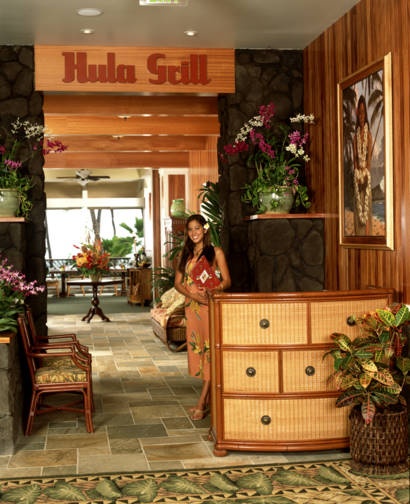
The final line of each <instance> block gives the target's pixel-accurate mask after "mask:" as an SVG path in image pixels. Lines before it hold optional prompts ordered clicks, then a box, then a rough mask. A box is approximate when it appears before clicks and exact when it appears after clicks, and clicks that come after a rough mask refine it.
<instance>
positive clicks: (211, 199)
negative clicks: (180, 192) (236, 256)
mask: <svg viewBox="0 0 410 504" xmlns="http://www.w3.org/2000/svg"><path fill="white" fill-rule="evenodd" d="M198 199H200V200H201V213H202V214H203V216H204V217H205V218H206V220H207V221H208V223H209V228H210V231H209V232H210V233H211V242H212V243H213V245H214V246H216V247H220V246H221V232H222V226H223V210H222V206H221V201H220V193H219V183H218V182H209V181H208V182H206V183H205V184H204V185H203V186H202V187H201V189H200V190H199V194H198Z"/></svg>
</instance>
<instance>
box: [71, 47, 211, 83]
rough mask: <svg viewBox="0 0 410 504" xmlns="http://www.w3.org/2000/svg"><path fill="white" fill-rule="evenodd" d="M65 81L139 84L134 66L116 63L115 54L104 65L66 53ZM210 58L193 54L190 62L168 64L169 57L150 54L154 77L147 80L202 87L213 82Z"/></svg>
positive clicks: (110, 54)
mask: <svg viewBox="0 0 410 504" xmlns="http://www.w3.org/2000/svg"><path fill="white" fill-rule="evenodd" d="M62 54H63V57H64V78H63V82H73V81H77V82H79V83H84V82H110V83H114V82H121V83H126V82H127V83H129V84H134V83H135V82H137V80H138V79H137V75H136V68H135V66H134V65H124V64H121V63H120V64H117V62H116V57H115V53H113V52H109V53H107V60H106V63H104V64H88V62H87V53H85V52H77V53H75V52H63V53H62ZM207 63H208V57H207V55H206V54H199V55H198V54H190V55H189V59H188V60H186V61H181V63H180V64H179V65H168V64H167V62H166V55H165V54H161V53H156V54H151V55H149V56H148V59H147V70H148V72H149V74H151V75H152V76H154V77H153V78H148V82H150V83H151V84H158V85H161V84H165V83H167V82H168V83H169V84H183V85H187V84H202V85H206V84H209V83H210V82H211V79H210V78H209V77H208V66H207Z"/></svg>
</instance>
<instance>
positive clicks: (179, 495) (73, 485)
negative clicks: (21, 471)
mask: <svg viewBox="0 0 410 504" xmlns="http://www.w3.org/2000/svg"><path fill="white" fill-rule="evenodd" d="M0 489H1V501H0V502H22V503H25V504H31V503H50V502H54V503H57V502H60V503H71V504H72V503H92V504H100V503H101V504H103V503H121V502H123V503H137V502H145V503H164V504H168V503H181V502H183V503H200V502H205V503H217V504H238V503H240V504H292V503H296V504H312V503H316V504H320V503H329V502H330V503H332V502H333V503H349V504H370V503H383V504H387V503H399V504H408V502H409V501H410V495H409V473H408V472H407V473H402V474H397V475H389V476H383V477H382V476H378V477H374V476H372V477H367V476H365V475H359V474H354V473H353V472H352V471H351V469H350V464H349V460H343V461H332V462H312V463H295V464H289V463H288V464H273V465H263V466H259V467H255V466H245V467H231V468H222V469H201V470H193V471H170V472H165V471H158V472H147V473H139V472H138V473H134V474H111V475H104V474H100V475H94V476H72V477H55V478H53V477H50V478H32V479H14V480H7V481H6V480H0Z"/></svg>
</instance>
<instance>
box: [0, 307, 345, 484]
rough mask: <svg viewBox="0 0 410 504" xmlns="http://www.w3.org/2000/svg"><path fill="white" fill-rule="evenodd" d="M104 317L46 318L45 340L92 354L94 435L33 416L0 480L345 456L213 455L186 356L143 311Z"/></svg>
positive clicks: (63, 419)
mask: <svg viewBox="0 0 410 504" xmlns="http://www.w3.org/2000/svg"><path fill="white" fill-rule="evenodd" d="M124 301H125V300H124ZM110 318H111V322H109V323H107V322H103V321H102V320H100V319H99V318H98V317H95V318H94V319H93V320H92V321H91V322H90V323H89V324H88V323H86V322H82V321H81V315H49V317H48V327H49V331H50V334H53V333H54V334H57V333H67V332H74V333H76V334H77V336H78V338H79V339H80V341H81V342H82V343H83V344H85V345H87V346H88V347H89V348H90V351H91V352H92V355H93V387H94V400H95V407H96V409H95V413H94V426H95V432H94V433H92V434H89V433H87V431H86V429H85V424H84V419H83V416H77V415H76V414H73V413H68V412H58V413H55V414H53V415H48V416H46V415H44V416H37V417H36V418H35V421H34V428H33V433H32V435H31V436H22V437H21V439H19V442H18V446H17V449H16V452H15V454H14V455H0V478H7V477H33V476H56V475H73V474H90V473H91V474H92V473H104V472H110V473H111V472H132V471H145V470H162V469H164V470H172V469H185V468H186V469H193V468H209V467H224V466H235V465H257V464H270V463H275V462H278V463H280V462H287V461H289V462H297V461H303V460H308V461H312V460H330V459H340V458H349V453H348V451H346V450H334V451H322V452H293V453H291V452H281V453H272V452H271V453H264V452H262V453H257V452H229V453H228V455H227V456H226V457H215V456H214V455H213V442H212V441H211V440H210V439H209V438H208V432H209V426H210V418H209V416H208V417H207V418H205V419H203V420H201V421H195V422H194V421H192V420H191V419H190V418H189V414H188V408H189V407H190V406H192V405H194V404H195V403H196V398H197V395H198V394H199V390H200V381H199V380H197V379H195V378H191V377H190V376H188V373H187V359H186V353H185V352H180V353H174V352H171V351H170V350H169V349H168V348H167V347H166V346H165V345H164V344H163V343H162V342H161V341H160V340H159V339H158V338H157V337H156V336H155V335H154V334H153V333H152V330H151V324H150V319H149V309H148V308H147V309H146V311H144V312H143V313H141V312H139V313H135V314H133V313H119V314H115V315H110Z"/></svg>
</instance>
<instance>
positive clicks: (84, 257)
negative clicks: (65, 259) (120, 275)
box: [73, 239, 110, 282]
mask: <svg viewBox="0 0 410 504" xmlns="http://www.w3.org/2000/svg"><path fill="white" fill-rule="evenodd" d="M74 247H75V248H77V249H79V250H80V252H78V253H77V254H76V255H74V256H73V260H74V261H75V264H76V266H77V269H78V270H79V271H80V272H81V274H82V275H83V276H84V277H86V278H89V279H90V280H91V281H92V282H99V281H100V280H101V278H102V276H103V274H104V272H106V271H108V270H109V262H110V254H109V253H108V252H105V251H104V249H103V246H102V243H101V240H99V239H96V240H95V241H94V243H93V244H90V243H83V244H82V245H81V246H78V245H74Z"/></svg>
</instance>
